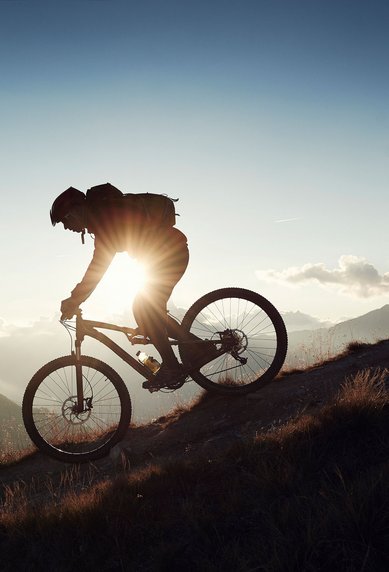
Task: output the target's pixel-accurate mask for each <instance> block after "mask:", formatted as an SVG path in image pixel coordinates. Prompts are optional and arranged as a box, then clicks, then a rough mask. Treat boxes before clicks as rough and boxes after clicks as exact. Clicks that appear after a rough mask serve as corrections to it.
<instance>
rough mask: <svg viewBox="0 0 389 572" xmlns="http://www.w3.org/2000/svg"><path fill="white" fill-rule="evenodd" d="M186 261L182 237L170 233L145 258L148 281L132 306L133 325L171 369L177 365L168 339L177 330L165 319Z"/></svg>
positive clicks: (186, 264) (187, 253)
mask: <svg viewBox="0 0 389 572" xmlns="http://www.w3.org/2000/svg"><path fill="white" fill-rule="evenodd" d="M182 237H183V238H184V239H183V238H182ZM188 261H189V252H188V246H187V244H186V240H185V237H184V235H182V234H181V233H179V232H178V233H172V235H171V237H170V239H169V240H167V241H165V242H163V243H162V244H158V245H157V246H156V247H155V249H154V250H153V253H152V255H149V256H148V260H147V262H148V264H147V270H148V276H149V278H148V281H147V283H146V285H145V287H144V288H143V290H142V291H141V292H139V294H138V295H137V296H136V298H135V300H134V305H133V312H134V317H135V320H136V322H137V323H138V325H139V326H140V327H141V328H142V329H143V330H144V331H145V332H146V334H147V335H148V336H149V337H150V339H151V341H152V343H153V344H154V346H155V347H156V349H157V350H158V352H159V353H160V355H161V358H162V362H163V364H165V365H166V366H167V367H169V368H173V369H174V368H177V367H178V365H179V364H178V360H177V358H176V355H175V353H174V351H173V349H172V346H171V344H170V342H169V335H171V336H172V337H175V335H176V333H177V330H176V327H175V326H174V325H173V324H172V323H171V320H169V319H168V317H167V309H166V305H167V302H168V300H169V298H170V296H171V293H172V291H173V288H174V286H175V285H176V284H177V282H178V281H179V280H180V278H181V277H182V275H183V274H184V272H185V270H186V268H187V266H188ZM172 330H174V331H172Z"/></svg>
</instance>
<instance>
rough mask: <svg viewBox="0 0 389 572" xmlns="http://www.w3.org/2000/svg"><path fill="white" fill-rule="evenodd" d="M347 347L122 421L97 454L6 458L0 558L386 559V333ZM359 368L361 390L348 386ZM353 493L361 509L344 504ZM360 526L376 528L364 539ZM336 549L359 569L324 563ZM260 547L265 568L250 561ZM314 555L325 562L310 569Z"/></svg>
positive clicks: (189, 561)
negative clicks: (70, 462) (232, 393)
mask: <svg viewBox="0 0 389 572" xmlns="http://www.w3.org/2000/svg"><path fill="white" fill-rule="evenodd" d="M353 349H354V350H355V351H354V352H349V353H347V355H343V356H339V357H338V358H336V359H334V360H332V361H330V362H328V363H323V364H321V365H319V366H316V367H313V368H311V369H309V370H306V371H302V372H295V373H290V374H287V375H286V374H285V375H283V376H282V377H280V378H278V379H276V380H275V381H273V382H272V383H271V384H269V385H268V386H266V387H264V388H263V389H262V390H261V391H259V392H258V393H256V394H252V395H249V396H245V397H239V398H238V399H236V398H228V399H227V398H225V397H212V396H211V397H209V396H206V397H203V398H202V399H200V400H199V401H198V402H197V403H195V404H193V406H192V408H190V409H188V410H176V411H175V412H172V413H171V414H170V415H169V416H166V417H164V418H160V419H157V420H156V421H154V422H153V423H150V424H148V425H145V426H141V427H131V428H130V429H129V431H128V434H127V436H126V438H125V440H124V441H123V442H122V443H121V444H120V446H118V447H116V449H115V450H114V451H112V454H111V456H110V457H109V458H106V459H102V460H100V461H98V462H95V463H91V464H88V465H83V466H81V467H69V466H66V465H64V464H62V463H60V462H58V461H54V460H51V459H49V458H47V457H44V456H43V455H41V454H40V453H35V454H33V455H32V456H30V457H28V458H24V459H23V460H21V461H20V462H18V463H15V464H14V465H11V466H4V467H3V468H2V469H1V473H0V481H1V484H2V495H3V501H5V504H4V510H5V515H6V516H4V517H3V518H4V519H5V520H4V519H3V520H2V521H1V522H2V524H1V526H2V527H3V528H1V527H0V532H1V530H3V531H5V530H6V529H7V527H10V530H11V532H12V530H13V533H12V534H11V536H10V537H9V538H8V536H4V534H3V533H0V547H1V548H2V551H3V553H6V554H8V558H9V563H10V567H9V568H7V567H6V568H2V569H4V570H8V569H9V570H11V569H15V567H16V568H17V566H19V567H20V566H22V565H25V563H26V562H27V561H28V562H29V563H30V568H29V569H31V570H39V569H40V568H39V566H40V565H41V564H42V560H40V559H41V558H44V559H45V563H46V567H48V569H50V562H52V563H53V562H54V561H55V562H56V565H55V569H56V570H59V571H62V570H63V571H65V570H71V569H74V563H75V562H80V563H81V562H82V565H83V569H85V570H92V569H99V570H130V569H131V570H137V571H138V570H139V571H140V570H142V571H143V570H153V571H154V570H156V571H157V570H161V571H162V570H166V571H168V570H169V571H170V570H173V571H174V570H181V569H184V568H185V569H187V570H199V571H200V570H201V571H203V570H222V569H223V570H234V571H235V570H242V571H244V572H245V571H247V572H248V571H249V570H269V571H270V570H272V571H279V572H281V571H282V572H283V571H284V570H299V571H300V570H312V571H313V570H315V571H316V570H328V569H332V570H354V569H363V570H374V571H377V570H378V571H380V570H387V569H388V568H387V565H389V553H388V551H387V549H386V548H384V547H385V546H388V542H387V541H388V540H389V538H388V535H387V533H386V532H385V531H387V530H389V522H388V518H389V517H387V516H385V517H384V514H381V512H380V510H381V508H380V507H382V506H385V503H386V502H387V500H389V498H388V497H389V492H388V491H387V488H386V483H387V482H388V478H387V477H388V476H389V474H388V471H387V468H386V464H387V462H386V459H387V453H389V423H388V416H387V409H385V411H384V407H387V406H389V403H388V399H387V397H386V391H385V394H383V393H382V391H383V390H384V388H385V384H386V371H387V370H386V367H387V364H388V357H387V356H388V355H389V341H384V342H381V343H378V344H375V345H371V346H368V345H366V346H357V345H356V346H355V347H354V348H353ZM378 370H379V371H380V372H381V376H380V378H379V376H378V375H376V377H375V378H374V375H375V373H376V372H377V371H378ZM366 372H368V373H370V376H373V381H372V382H369V381H367V382H366V380H367V379H368V375H367V373H366ZM355 377H356V378H357V379H359V378H361V379H362V382H360V384H359V389H358V386H355V387H354V388H353V387H352V386H351V384H350V380H352V379H354V378H355ZM374 379H375V380H376V381H374ZM363 380H365V381H363ZM345 383H346V384H347V383H348V386H347V388H346V390H344V391H346V393H344V395H347V392H349V395H350V401H349V402H348V399H346V397H344V396H343V397H342V398H341V399H340V400H338V402H336V403H335V406H333V405H331V402H333V400H334V398H335V395H336V394H337V393H338V392H339V390H340V388H341V387H342V385H344V384H345ZM376 385H377V387H378V386H379V387H380V388H381V389H379V390H377V393H376V394H375V393H374V392H375V391H376V390H375V389H374V388H375V386H376ZM364 400H365V401H364ZM381 412H382V415H381ZM370 470H371V471H372V472H371V473H370V472H368V471H370ZM364 475H367V476H366V478H365V477H364ZM355 479H357V481H356V480H355ZM358 479H359V480H358ZM361 479H362V480H363V479H365V480H363V482H362V481H361ZM383 483H384V484H385V486H384V484H383ZM383 486H384V488H382V487H383ZM317 487H319V489H317ZM369 487H370V488H369ZM377 487H378V488H377ZM370 489H371V491H372V494H373V497H374V498H373V500H372V499H371V498H370ZM345 490H346V491H354V492H353V495H354V497H349V496H348V493H347V494H346V495H345ZM320 491H321V492H320ZM319 492H320V494H319ZM318 494H319V496H318ZM350 495H351V492H350ZM376 497H377V498H376ZM352 498H355V499H356V500H355V502H357V505H355V509H356V508H357V507H359V508H358V511H359V512H358V515H357V513H355V514H354V512H353V511H354V508H353V506H354V505H353V504H351V505H350V504H347V503H353V502H354V501H352ZM304 499H305V500H304ZM334 499H337V500H334ZM361 499H364V500H363V503H364V504H363V507H364V508H363V507H362V505H359V504H358V503H360V502H361ZM374 499H376V500H374ZM371 502H372V503H375V502H376V503H377V506H378V508H376V507H375V506H370V505H369V503H371ZM307 503H308V504H307ZM323 503H324V504H323ZM331 503H333V506H332V505H331ZM343 503H346V505H347V506H343ZM366 503H367V504H366ZM377 511H378V513H379V514H378V513H377ZM343 513H344V514H346V513H347V515H348V516H347V518H348V521H347V523H345V522H343V520H342V518H343V517H341V516H340V515H341V514H343ZM385 514H386V513H385ZM135 515H136V518H135ZM369 515H370V516H369ZM353 518H355V519H358V523H357V522H356V521H355V523H354V524H353V522H352V519H353ZM361 518H362V520H363V522H365V520H366V519H367V520H366V523H365V524H364V525H363V527H362V528H361V526H362V525H361V520H360V519H361ZM369 518H371V519H372V520H371V521H369ZM274 519H276V520H274ZM326 519H327V520H326ZM331 519H333V520H331ZM349 521H350V522H349ZM373 521H374V522H373ZM12 522H14V525H12ZM38 523H39V526H38ZM365 525H366V526H365ZM12 526H13V527H16V528H14V529H12ZM74 527H76V528H77V530H79V531H80V536H79V538H78V540H77V541H76V544H74V538H75V537H74V534H75V531H74V530H73V529H74ZM334 527H335V528H334ZM339 527H340V528H339ZM349 528H350V531H349V530H348V529H349ZM54 530H55V535H53V534H54ZM333 530H337V532H333ZM354 530H355V531H356V532H355V535H356V536H355V535H354V532H353V531H354ZM369 530H371V531H373V530H374V531H375V533H374V534H375V536H376V537H375V539H374V541H373V539H371V540H370V541H371V544H372V547H371V548H370V549H369V548H368V543H369V539H368V538H367V537H366V535H368V534H370V533H369ZM377 531H378V532H377ZM346 532H347V535H350V538H348V536H347V542H346V540H345V539H344V538H343V536H342V535H346ZM334 534H335V537H334V536H333V535H334ZM26 535H27V536H26ZM253 535H254V536H253ZM339 535H340V536H339ZM361 535H362V539H363V540H362V541H361V540H360V539H361ZM30 536H31V538H30ZM259 538H260V539H261V542H259V543H258V539H259ZM336 538H342V540H341V542H342V543H343V544H339V545H336V541H335V539H336ZM356 538H357V539H359V540H358V542H362V545H361V546H359V544H358V546H357V547H356V542H357V541H356ZM18 539H19V540H18ZM104 539H105V541H106V542H105V541H104ZM312 539H316V540H315V541H314V542H315V543H316V542H319V544H318V545H317V546H316V544H315V547H313V545H312V542H313V540H312ZM29 540H30V542H28V541H29ZM299 542H300V543H301V549H299V548H298V543H299ZM20 543H22V544H20ZM322 543H324V544H323V546H321V544H322ZM326 543H331V545H332V549H331V551H330V553H331V554H330V553H329V552H328V551H327V550H326V549H325V545H326ZM366 543H367V544H366ZM377 543H378V545H377ZM346 544H347V550H346ZM21 545H23V551H20V547H21ZM37 545H39V547H40V548H39V550H42V551H43V552H42V554H43V555H42V556H39V550H37ZM349 545H350V547H349ZM105 546H106V548H105ZM377 546H378V548H377ZM18 547H19V548H18ZM45 547H50V550H48V549H46V548H45ZM313 548H314V549H313ZM367 550H370V552H369V553H367V552H366V551H367ZM377 550H378V553H377ZM288 551H289V552H288ZM342 553H344V558H345V559H347V558H355V561H356V562H357V563H359V566H356V567H353V566H351V565H350V566H346V564H345V565H344V566H343V564H341V565H336V562H334V561H332V562H331V563H330V564H329V563H328V562H329V561H328V559H332V560H334V559H339V558H341V557H342ZM377 554H378V555H377ZM215 555H216V556H215ZM292 555H293V556H292ZM262 558H265V560H266V565H265V564H264V566H263V567H258V562H259V559H262ZM322 558H325V559H327V560H324V562H327V564H328V567H326V566H324V567H323V568H321V567H320V566H318V562H321V561H322V560H321V559H322ZM364 559H365V560H366V563H365V564H363V563H364ZM127 561H128V562H131V563H132V566H133V567H130V568H128V567H127V566H126V565H125V564H123V562H127ZM289 561H290V562H291V564H290V567H288V566H289V564H288V566H286V563H288V562H289ZM59 562H61V564H59ZM103 562H104V564H103ZM141 562H142V565H141V564H140V563H141ZM309 562H310V563H309ZM256 563H257V564H256ZM370 563H371V565H370ZM384 564H385V566H384ZM96 566H97V568H96ZM22 567H23V566H22ZM72 567H73V568H72ZM183 567H184V568H183Z"/></svg>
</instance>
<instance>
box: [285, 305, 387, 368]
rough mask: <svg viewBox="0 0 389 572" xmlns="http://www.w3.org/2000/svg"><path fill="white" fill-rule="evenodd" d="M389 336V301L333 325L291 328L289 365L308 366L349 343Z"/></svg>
mask: <svg viewBox="0 0 389 572" xmlns="http://www.w3.org/2000/svg"><path fill="white" fill-rule="evenodd" d="M388 338H389V305H388V304H386V305H385V306H383V307H382V308H378V309H376V310H372V311H371V312H368V313H366V314H363V315H362V316H358V317H357V318H353V319H350V320H345V321H343V322H340V323H339V324H336V325H335V326H332V327H329V328H323V327H321V328H318V329H309V330H308V329H297V330H292V329H290V330H289V331H288V339H289V351H288V356H287V361H286V363H287V365H288V366H289V367H307V366H311V365H313V364H314V363H316V362H318V361H320V360H323V359H325V358H329V357H332V356H335V355H337V354H339V353H340V352H342V351H343V350H344V349H345V348H346V347H347V345H348V344H349V343H351V342H354V341H358V342H363V343H373V344H374V343H376V342H378V341H380V340H384V339H388Z"/></svg>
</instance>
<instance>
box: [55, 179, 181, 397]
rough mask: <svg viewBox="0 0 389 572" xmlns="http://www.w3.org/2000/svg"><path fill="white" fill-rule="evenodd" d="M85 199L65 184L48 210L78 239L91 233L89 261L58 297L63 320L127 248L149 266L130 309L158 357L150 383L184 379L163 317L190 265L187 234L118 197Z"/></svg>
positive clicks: (133, 255)
mask: <svg viewBox="0 0 389 572" xmlns="http://www.w3.org/2000/svg"><path fill="white" fill-rule="evenodd" d="M110 186H111V185H110ZM111 187H112V186H111ZM112 188H113V189H115V187H112ZM116 191H117V192H118V194H120V195H122V194H121V192H120V191H119V190H118V189H116ZM86 199H87V197H86V195H85V193H83V192H82V191H79V190H78V189H75V188H73V187H69V189H67V190H66V191H64V192H63V193H61V194H60V195H59V196H58V197H57V198H56V199H55V201H54V202H53V205H52V207H51V211H50V218H51V222H52V225H53V226H55V225H56V223H59V222H62V223H63V226H64V228H65V229H67V230H71V231H73V232H78V233H81V235H82V240H83V238H84V234H85V232H88V233H90V234H92V235H93V236H94V253H93V257H92V260H91V262H90V264H89V266H88V268H87V270H86V272H85V274H84V277H83V278H82V280H81V282H79V283H78V284H77V285H76V286H75V288H74V289H73V290H72V291H71V296H70V297H69V298H66V299H65V300H63V301H62V303H61V312H62V319H70V318H72V317H73V316H74V314H75V313H76V310H77V309H78V307H79V305H80V304H81V303H82V302H84V301H85V300H86V299H87V298H88V297H89V296H90V294H91V293H92V292H93V290H94V289H95V288H96V286H97V284H98V283H99V281H100V280H101V278H102V277H103V275H104V273H105V272H106V270H107V269H108V267H109V265H110V263H111V262H112V260H113V258H114V256H115V254H116V253H117V252H125V251H127V252H128V253H129V254H130V256H132V257H134V258H137V259H139V260H141V261H142V262H143V263H144V264H145V266H146V269H147V281H146V284H145V287H144V288H143V290H142V291H141V292H139V293H138V294H137V296H136V298H135V300H134V304H133V312H134V317H135V320H136V322H137V324H138V326H139V329H140V331H141V332H142V333H143V334H145V335H147V336H149V338H150V339H151V341H152V343H153V344H154V345H155V347H156V349H157V350H158V352H159V353H160V355H161V358H162V365H161V368H160V369H159V371H158V372H157V374H156V375H155V379H153V381H152V382H151V383H152V384H154V383H155V384H156V385H158V386H164V385H166V386H168V385H169V383H172V384H174V382H176V381H177V380H178V379H183V378H184V377H185V373H184V371H183V369H182V366H181V365H180V364H179V363H178V360H177V358H176V356H175V354H174V352H173V349H172V347H171V345H170V343H169V340H168V336H169V332H170V335H171V336H172V337H174V336H175V335H176V334H177V330H176V331H175V332H174V333H172V332H171V331H170V330H171V329H172V327H173V326H172V324H171V323H170V320H168V318H167V302H168V300H169V298H170V296H171V293H172V291H173V288H174V286H175V285H176V284H177V282H178V281H179V280H180V278H181V277H182V276H183V274H184V272H185V270H186V268H187V266H188V261H189V252H188V245H187V238H186V236H185V235H184V234H183V233H182V232H181V231H180V230H178V229H177V228H174V227H173V226H167V227H161V226H158V227H155V226H154V227H153V226H152V225H151V224H150V223H149V222H148V221H146V220H145V218H144V215H143V216H142V213H141V212H140V211H139V210H138V211H137V210H136V209H135V210H134V211H131V209H129V208H121V207H120V205H121V203H120V199H119V201H115V206H114V207H112V208H109V209H95V208H92V207H91V205H89V204H88V201H87V200H86ZM145 383H146V384H148V383H149V382H145Z"/></svg>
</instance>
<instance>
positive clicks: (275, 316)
mask: <svg viewBox="0 0 389 572" xmlns="http://www.w3.org/2000/svg"><path fill="white" fill-rule="evenodd" d="M182 328H183V329H185V330H186V331H187V332H189V333H190V334H193V335H195V336H197V337H198V338H199V339H202V340H206V339H207V340H210V341H211V342H213V343H214V347H215V348H216V349H218V350H219V352H220V354H221V355H218V356H217V357H216V358H214V359H212V360H211V361H210V362H209V363H206V364H205V365H203V366H202V367H200V369H199V370H198V371H191V377H192V378H193V379H194V381H196V382H197V383H198V384H199V385H201V386H202V387H204V388H205V389H208V390H210V391H217V392H219V393H225V394H239V393H240V394H242V393H249V392H251V391H256V390H257V389H259V388H260V387H262V386H264V385H265V384H266V383H269V382H270V381H272V379H274V377H275V376H276V375H277V374H278V372H279V371H280V369H281V367H282V365H283V363H284V361H285V357H286V352H287V347H288V340H287V333H286V328H285V324H284V322H283V319H282V317H281V315H280V314H279V312H278V311H277V309H276V308H275V307H274V306H273V305H272V304H271V303H270V302H269V301H268V300H266V298H264V297H263V296H261V295H260V294H257V293H256V292H252V291H251V290H246V289H244V288H222V289H220V290H215V291H214V292H210V293H209V294H206V295H205V296H203V297H202V298H200V299H199V300H197V302H195V303H194V304H193V306H191V307H190V308H189V310H188V311H187V313H186V314H185V316H184V318H183V320H182ZM192 339H193V338H192ZM191 346H192V348H193V343H192V344H191V343H188V342H187V343H185V342H182V343H181V344H180V345H179V351H180V355H181V358H182V361H183V362H184V364H185V363H187V364H190V361H191ZM208 346H209V344H208Z"/></svg>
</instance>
